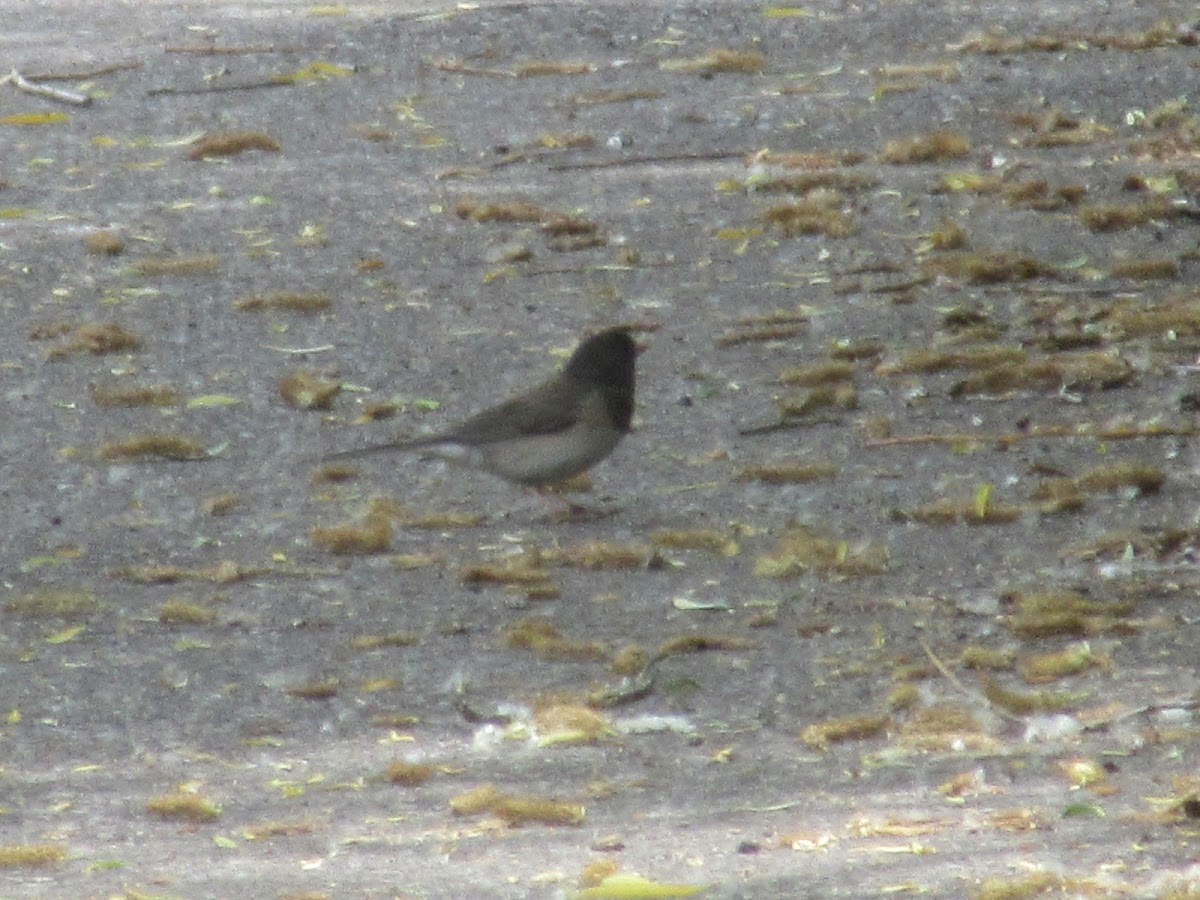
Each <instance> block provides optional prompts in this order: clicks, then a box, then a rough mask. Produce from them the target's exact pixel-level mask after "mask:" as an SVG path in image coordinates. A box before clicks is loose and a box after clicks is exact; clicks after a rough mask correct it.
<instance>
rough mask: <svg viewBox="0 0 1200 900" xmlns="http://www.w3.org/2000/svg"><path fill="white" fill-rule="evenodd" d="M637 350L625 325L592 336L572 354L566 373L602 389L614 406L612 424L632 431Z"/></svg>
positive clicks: (584, 383)
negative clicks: (630, 426) (630, 424)
mask: <svg viewBox="0 0 1200 900" xmlns="http://www.w3.org/2000/svg"><path fill="white" fill-rule="evenodd" d="M637 355H638V349H637V344H636V343H634V340H633V338H631V337H630V336H629V332H628V331H627V330H626V329H624V328H609V329H608V330H606V331H601V332H600V333H599V334H595V335H592V336H591V337H590V338H588V339H587V340H586V341H584V342H583V343H582V344H580V345H579V346H578V347H577V348H576V349H575V352H574V353H573V354H572V355H571V359H570V361H569V362H568V363H567V368H566V370H565V373H564V374H565V375H566V376H567V377H568V378H571V379H573V380H574V381H577V382H579V383H580V384H583V385H590V386H595V387H598V388H600V389H602V390H603V391H604V393H605V395H606V397H607V398H608V401H609V404H610V407H611V409H612V415H613V424H614V425H616V426H617V427H618V428H620V429H621V430H622V431H628V430H629V422H630V420H631V419H632V418H633V390H634V366H635V365H636V363H637Z"/></svg>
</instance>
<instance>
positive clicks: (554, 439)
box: [325, 328, 638, 488]
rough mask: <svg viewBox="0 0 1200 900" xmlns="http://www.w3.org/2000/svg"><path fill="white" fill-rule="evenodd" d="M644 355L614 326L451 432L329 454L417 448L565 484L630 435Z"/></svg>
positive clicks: (502, 473)
mask: <svg viewBox="0 0 1200 900" xmlns="http://www.w3.org/2000/svg"><path fill="white" fill-rule="evenodd" d="M637 354H638V350H637V345H636V344H635V343H634V341H633V338H631V337H630V336H629V332H628V331H627V330H626V329H624V328H609V329H607V330H606V331H601V332H600V333H599V334H596V335H593V336H592V337H590V338H588V339H587V340H585V341H584V342H583V343H582V344H580V345H579V346H578V347H577V348H576V349H575V352H574V353H573V354H571V358H570V359H569V360H568V361H567V364H566V366H565V367H564V368H563V370H562V371H561V372H559V373H557V374H555V375H554V376H552V377H551V378H549V379H548V380H546V381H544V382H543V383H542V384H540V385H538V386H537V387H535V388H534V389H533V390H531V391H529V392H528V393H525V394H521V395H519V396H516V397H513V398H512V399H511V400H507V401H505V402H504V403H501V404H500V405H499V406H495V407H492V408H491V409H486V410H484V411H483V412H481V413H478V414H476V415H474V416H472V417H471V418H469V419H467V420H466V421H465V422H462V423H461V424H459V425H457V426H455V427H454V428H451V429H449V430H448V431H443V432H441V433H439V434H435V435H432V436H430V437H425V438H417V439H415V440H404V441H391V442H389V443H386V444H378V445H374V446H370V447H362V448H359V449H357V450H346V451H343V452H341V453H333V454H331V455H329V456H326V457H325V459H345V458H347V457H353V456H361V455H363V454H367V453H378V452H381V451H384V450H411V451H418V452H422V453H427V454H429V455H430V456H437V457H439V458H442V459H446V460H449V461H450V462H454V463H459V464H462V465H466V466H471V467H473V468H477V469H483V470H484V471H487V472H491V473H492V474H493V475H498V476H499V477H501V478H503V479H506V480H507V481H512V482H515V483H517V484H523V485H528V486H530V487H535V488H540V487H543V486H545V485H548V484H554V483H557V482H560V481H565V480H566V479H568V478H571V477H572V476H574V475H578V474H579V473H580V472H583V471H585V470H587V469H590V468H591V467H592V466H594V465H596V463H598V462H600V461H601V460H603V459H604V458H606V457H607V456H608V455H609V454H610V453H612V452H613V449H614V448H615V447H616V446H617V444H619V443H620V442H621V438H623V437H624V436H625V435H626V434H627V433H628V432H629V423H630V420H631V419H632V418H633V384H634V366H635V363H636V362H637Z"/></svg>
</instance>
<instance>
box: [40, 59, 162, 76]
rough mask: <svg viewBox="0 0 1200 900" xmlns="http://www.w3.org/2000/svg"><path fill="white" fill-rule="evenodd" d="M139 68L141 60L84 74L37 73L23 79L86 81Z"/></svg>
mask: <svg viewBox="0 0 1200 900" xmlns="http://www.w3.org/2000/svg"><path fill="white" fill-rule="evenodd" d="M141 67H142V62H141V60H134V61H133V62H124V63H113V64H112V65H111V66H103V67H101V68H99V69H89V70H87V71H84V72H37V73H33V74H29V75H26V76H25V77H26V78H28V79H29V80H30V81H87V80H88V79H90V78H99V77H100V76H102V75H111V74H112V73H113V72H125V71H128V70H129V69H140V68H141Z"/></svg>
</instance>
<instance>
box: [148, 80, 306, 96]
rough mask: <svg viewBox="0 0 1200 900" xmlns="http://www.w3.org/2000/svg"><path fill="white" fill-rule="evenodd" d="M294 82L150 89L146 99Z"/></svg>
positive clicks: (247, 88)
mask: <svg viewBox="0 0 1200 900" xmlns="http://www.w3.org/2000/svg"><path fill="white" fill-rule="evenodd" d="M294 85H295V82H293V81H287V80H271V81H250V82H246V83H244V84H220V85H208V86H206V87H194V88H171V87H164V88H151V89H150V90H148V91H146V96H147V97H164V96H181V95H185V94H225V93H229V92H230V91H254V90H258V89H259V88H277V87H293V86H294Z"/></svg>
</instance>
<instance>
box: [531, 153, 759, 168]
mask: <svg viewBox="0 0 1200 900" xmlns="http://www.w3.org/2000/svg"><path fill="white" fill-rule="evenodd" d="M746 155H747V152H746V151H745V150H732V151H728V152H714V153H675V154H666V155H663V156H629V157H622V158H620V159H593V160H586V161H584V162H573V163H559V164H558V165H556V166H547V167H546V168H547V169H548V170H549V171H551V172H570V171H574V170H576V169H615V168H618V167H621V166H654V165H661V164H664V163H693V162H720V161H722V160H727V159H743V158H744V157H745V156H746Z"/></svg>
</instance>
